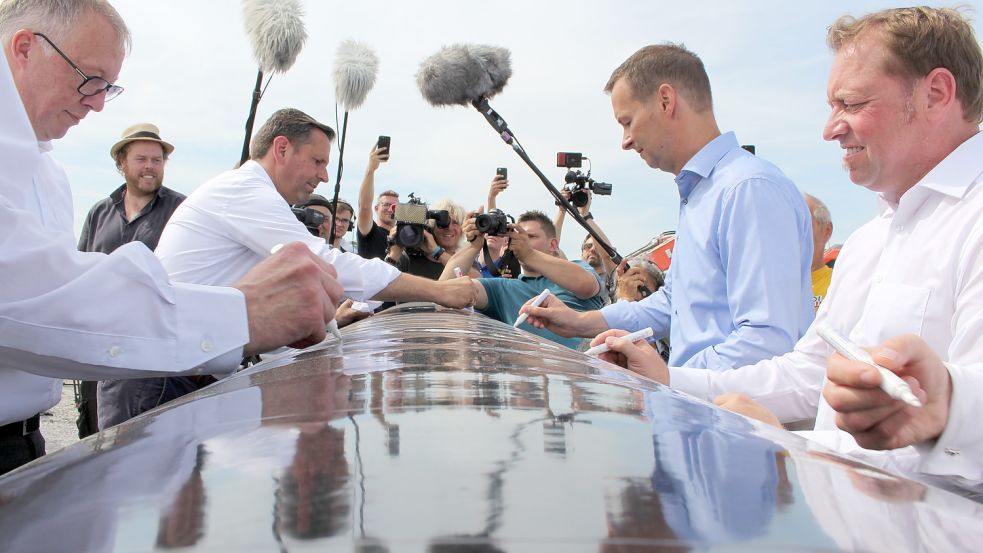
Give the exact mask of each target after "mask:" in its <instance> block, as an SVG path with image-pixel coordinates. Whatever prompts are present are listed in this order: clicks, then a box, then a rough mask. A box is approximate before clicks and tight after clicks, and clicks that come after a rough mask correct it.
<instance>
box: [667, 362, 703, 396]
mask: <svg viewBox="0 0 983 553" xmlns="http://www.w3.org/2000/svg"><path fill="white" fill-rule="evenodd" d="M711 372H712V371H709V370H707V369H691V368H686V367H669V386H671V387H672V388H673V389H674V390H679V391H680V392H685V393H687V394H689V395H691V396H694V397H698V398H700V399H702V400H704V401H709V402H711V403H712V402H713V398H712V397H710V373H711Z"/></svg>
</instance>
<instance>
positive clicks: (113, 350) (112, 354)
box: [109, 346, 123, 357]
mask: <svg viewBox="0 0 983 553" xmlns="http://www.w3.org/2000/svg"><path fill="white" fill-rule="evenodd" d="M121 353H123V348H121V347H119V346H113V347H111V348H109V356H110V357H119V354H121Z"/></svg>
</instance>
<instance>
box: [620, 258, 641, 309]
mask: <svg viewBox="0 0 983 553" xmlns="http://www.w3.org/2000/svg"><path fill="white" fill-rule="evenodd" d="M619 267H620V266H619ZM646 276H647V275H646V273H645V269H642V268H641V267H632V268H630V269H628V270H627V271H625V272H624V273H623V274H619V275H618V290H617V292H616V295H617V297H618V299H619V300H627V301H640V300H642V299H644V297H645V296H644V295H643V294H642V287H643V286H648V281H646V279H645V277H646Z"/></svg>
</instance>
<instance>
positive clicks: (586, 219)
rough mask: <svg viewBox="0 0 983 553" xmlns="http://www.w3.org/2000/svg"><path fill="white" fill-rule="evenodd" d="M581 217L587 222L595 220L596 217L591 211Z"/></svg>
mask: <svg viewBox="0 0 983 553" xmlns="http://www.w3.org/2000/svg"><path fill="white" fill-rule="evenodd" d="M581 217H583V218H584V220H585V221H590V220H591V219H593V218H594V215H593V214H592V213H591V212H590V211H588V212H587V213H584V214H583V215H581Z"/></svg>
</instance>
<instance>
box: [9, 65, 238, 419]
mask: <svg viewBox="0 0 983 553" xmlns="http://www.w3.org/2000/svg"><path fill="white" fill-rule="evenodd" d="M0 120H2V121H3V124H2V125H0V275H2V277H0V278H2V281H0V282H2V286H0V425H2V424H7V423H10V422H14V421H18V420H23V419H25V418H28V417H30V416H33V415H34V414H36V413H38V412H40V411H44V410H45V409H48V408H50V407H51V406H53V405H55V403H57V402H58V399H59V398H60V393H59V392H60V386H61V382H60V380H58V379H61V378H85V379H92V380H98V379H104V378H121V377H124V376H134V377H138V376H155V375H167V374H174V373H178V372H196V373H198V372H204V373H213V372H215V373H222V372H228V371H231V370H233V369H234V368H235V367H236V366H237V365H238V361H239V359H240V358H241V356H242V346H243V345H244V344H245V343H246V342H247V341H248V340H249V330H248V325H247V321H246V305H245V301H244V299H243V296H242V293H241V292H239V291H238V290H234V289H219V288H205V287H201V286H190V285H180V286H179V285H172V284H171V283H170V282H168V280H167V275H166V273H165V272H164V270H163V269H162V268H161V266H160V263H159V262H158V261H157V259H156V258H155V257H154V256H153V254H152V253H151V252H150V250H148V249H147V248H146V247H145V246H143V245H142V244H130V245H128V246H124V247H122V248H120V249H119V250H117V251H116V252H114V253H113V255H110V256H106V255H103V254H96V253H80V252H79V251H77V250H76V249H75V237H74V235H73V232H72V229H73V224H74V223H73V213H74V210H73V208H72V195H71V190H70V188H69V186H68V179H67V178H66V176H65V172H64V171H63V170H62V169H61V167H59V166H58V164H57V163H56V162H55V161H54V160H53V159H52V157H51V155H50V153H49V150H50V144H47V143H40V144H39V143H38V141H37V138H36V137H35V134H34V131H33V129H32V128H31V124H30V121H29V120H28V117H27V113H26V112H25V111H24V107H23V104H22V103H21V101H20V96H19V94H18V93H17V89H16V88H15V87H14V83H13V79H12V78H11V75H10V71H9V68H8V66H7V64H6V63H5V62H2V63H0Z"/></svg>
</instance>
